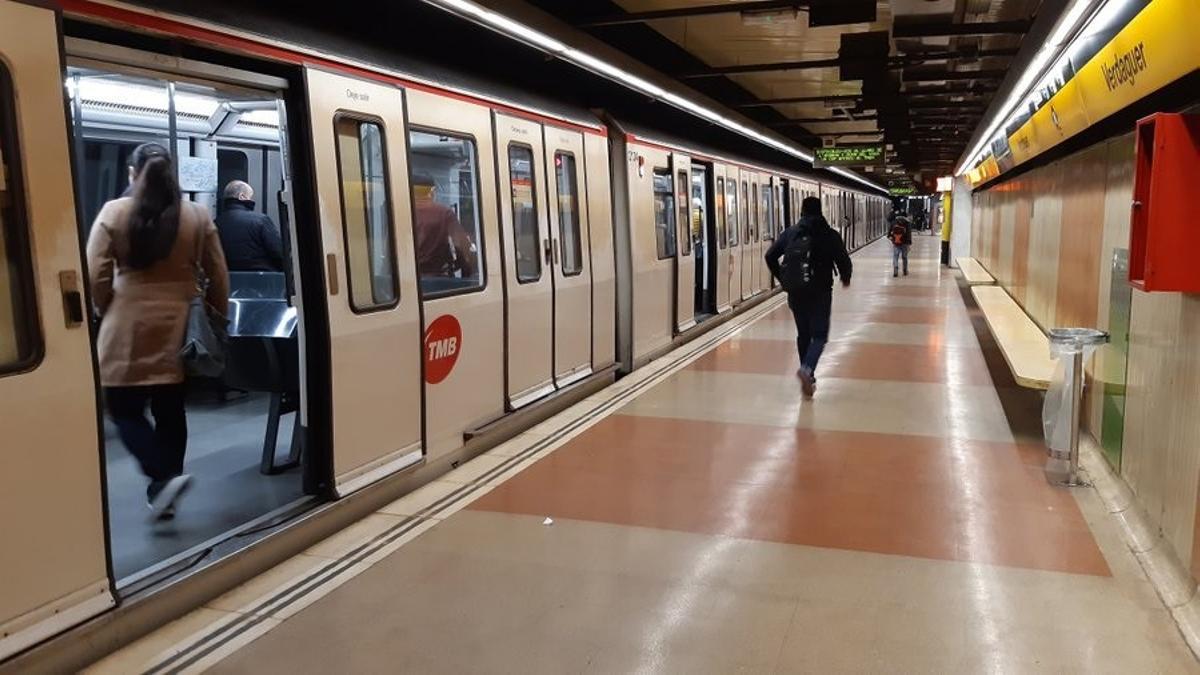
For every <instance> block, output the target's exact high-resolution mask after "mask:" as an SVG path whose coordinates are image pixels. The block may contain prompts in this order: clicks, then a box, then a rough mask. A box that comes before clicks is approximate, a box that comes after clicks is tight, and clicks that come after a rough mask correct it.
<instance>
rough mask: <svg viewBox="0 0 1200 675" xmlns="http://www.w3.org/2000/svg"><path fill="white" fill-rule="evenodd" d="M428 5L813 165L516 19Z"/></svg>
mask: <svg viewBox="0 0 1200 675" xmlns="http://www.w3.org/2000/svg"><path fill="white" fill-rule="evenodd" d="M425 2H427V3H429V4H431V5H435V6H438V7H440V8H442V9H444V10H447V11H450V12H453V13H455V14H459V15H462V16H465V17H467V18H469V19H472V20H474V21H476V22H478V23H481V24H483V25H485V26H488V27H489V28H491V29H493V30H496V31H498V32H500V33H503V34H505V35H508V36H510V37H513V38H516V39H518V40H520V41H522V42H525V43H526V44H529V45H532V46H534V47H537V48H538V49H542V50H544V51H547V52H550V53H551V54H554V55H555V56H557V57H559V58H561V59H563V60H564V61H567V62H569V63H573V64H575V65H577V66H579V67H581V68H584V69H585V70H589V71H591V72H593V73H596V74H598V75H602V76H604V77H606V78H608V79H610V80H613V81H614V82H618V83H620V84H622V85H625V86H626V87H629V88H630V89H633V90H635V91H638V92H641V93H643V94H646V95H647V96H650V97H651V98H654V99H657V100H661V101H663V102H665V103H667V104H669V105H672V106H674V107H676V108H679V109H680V110H683V111H685V112H688V113H691V114H693V115H696V116H697V117H701V118H703V119H706V120H708V121H710V122H712V123H713V124H716V125H718V126H721V127H724V128H726V129H729V130H730V131H733V132H735V133H738V134H741V135H742V136H746V137H748V138H751V139H753V140H756V141H758V142H759V143H762V144H763V145H766V146H768V147H771V148H774V149H776V150H778V151H780V152H783V153H785V154H788V155H791V156H792V157H796V158H798V159H801V160H804V161H805V162H809V163H811V162H812V161H813V156H812V153H809V152H807V151H806V150H804V149H802V148H799V147H797V146H794V145H791V144H789V143H784V142H782V141H780V140H778V139H775V138H771V137H770V136H767V135H765V134H763V133H761V132H759V131H756V130H754V129H751V128H750V127H748V126H746V125H745V124H742V123H741V122H738V121H736V120H732V119H730V118H728V117H726V116H725V115H723V114H721V113H720V112H718V111H716V110H713V109H711V108H709V107H707V106H704V105H701V104H699V103H697V102H695V101H692V100H691V99H688V98H685V97H683V96H680V95H679V94H676V93H674V92H671V91H667V90H666V89H663V88H662V87H660V86H658V85H656V84H654V83H653V82H650V81H649V80H646V79H645V78H643V77H640V76H638V75H634V74H633V73H631V72H629V71H627V70H625V69H623V68H620V67H618V66H615V65H613V64H611V63H609V62H608V61H605V60H603V59H600V58H597V57H595V56H593V55H591V54H588V53H587V52H584V51H581V50H579V49H576V48H574V47H569V46H567V45H566V44H564V43H562V42H559V41H558V40H555V39H554V38H552V37H550V36H548V35H546V34H545V33H542V32H540V31H537V30H535V29H533V28H530V27H529V26H526V25H525V24H522V23H520V22H518V21H514V20H513V19H510V18H509V17H506V16H504V15H502V14H499V13H497V12H493V11H491V10H489V9H485V8H483V7H480V6H479V5H477V4H475V3H474V2H471V1H470V0H425ZM833 171H834V173H837V174H839V175H842V176H845V177H847V178H850V179H851V180H854V181H857V182H859V183H862V184H863V185H866V186H867V187H870V188H872V189H875V190H879V191H880V192H883V193H885V194H886V193H887V190H885V189H884V188H883V187H881V186H879V185H876V184H875V183H873V182H871V181H869V180H866V179H865V178H863V177H862V176H859V175H858V174H855V173H851V172H849V171H846V170H844V169H833Z"/></svg>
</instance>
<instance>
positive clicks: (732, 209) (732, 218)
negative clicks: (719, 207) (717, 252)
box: [725, 179, 740, 246]
mask: <svg viewBox="0 0 1200 675" xmlns="http://www.w3.org/2000/svg"><path fill="white" fill-rule="evenodd" d="M737 214H738V199H737V181H736V180H732V179H731V180H730V181H729V182H728V183H726V184H725V220H727V221H729V222H728V225H727V227H728V228H729V245H730V246H737V245H738V242H739V241H740V235H739V234H738V218H737Z"/></svg>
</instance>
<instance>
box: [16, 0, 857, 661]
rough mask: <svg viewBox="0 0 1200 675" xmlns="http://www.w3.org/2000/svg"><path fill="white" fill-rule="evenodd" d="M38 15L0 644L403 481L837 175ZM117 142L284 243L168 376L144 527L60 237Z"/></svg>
mask: <svg viewBox="0 0 1200 675" xmlns="http://www.w3.org/2000/svg"><path fill="white" fill-rule="evenodd" d="M65 16H66V18H67V19H69V22H70V25H71V28H70V29H69V30H68V31H67V32H66V34H64V32H63V26H64V22H63V12H62V11H60V10H56V9H54V8H51V7H48V6H46V5H44V4H41V3H25V2H17V1H15V0H0V161H2V163H3V171H0V404H2V406H0V410H3V412H0V428H2V429H3V434H4V441H3V448H4V449H3V451H2V453H0V466H2V468H3V470H0V495H3V498H2V500H3V501H2V502H0V506H2V507H3V508H0V532H3V533H4V535H3V536H4V538H5V545H4V546H3V547H2V550H3V552H2V553H0V578H3V579H4V584H3V587H4V592H3V593H0V659H3V658H6V657H8V656H10V655H12V654H14V653H17V652H19V651H21V650H23V649H26V648H28V647H29V646H31V645H33V644H36V643H38V642H39V641H41V640H44V639H45V638H47V637H49V636H52V635H55V634H58V633H61V632H63V631H64V630H67V629H70V628H71V627H72V626H75V625H77V624H79V623H81V622H84V621H86V620H88V619H89V618H91V617H94V616H96V615H98V614H102V613H104V612H106V611H108V610H110V609H111V608H112V607H113V606H115V605H116V604H118V603H119V602H120V601H121V599H122V598H124V597H129V596H130V595H132V594H135V593H138V592H141V591H144V590H146V589H161V588H162V587H163V582H164V581H166V580H173V579H177V578H178V577H179V575H181V574H184V573H189V572H196V571H197V570H202V569H203V568H204V565H205V564H206V563H208V562H211V561H212V560H213V559H215V558H216V557H219V556H222V555H226V556H242V555H249V554H251V553H252V552H253V549H254V548H255V546H256V544H257V542H261V541H263V538H264V537H265V536H266V535H267V534H269V533H271V532H276V531H279V530H282V529H284V528H287V527H289V524H290V523H291V522H292V521H293V520H296V519H298V521H297V522H299V523H305V522H311V518H309V516H310V515H311V514H312V513H314V512H320V513H332V512H334V511H335V510H336V509H338V508H339V504H338V503H339V500H342V502H343V503H345V504H353V503H355V500H354V499H345V498H347V497H352V496H359V497H360V499H359V501H360V502H362V503H367V501H368V500H367V498H364V497H361V495H363V494H365V493H370V494H372V495H391V496H392V497H393V498H394V497H395V496H399V494H402V493H403V492H404V491H405V490H408V489H411V488H413V487H415V486H418V485H420V484H421V483H423V482H427V481H428V480H431V479H432V478H435V477H437V476H438V475H441V474H442V473H444V472H446V471H448V470H449V469H451V468H452V467H454V466H457V465H458V464H460V463H461V462H463V461H466V460H468V459H470V458H471V457H473V456H474V455H475V454H478V453H479V452H481V451H482V450H483V449H485V448H487V447H489V446H490V445H493V444H495V443H497V442H499V441H501V440H503V439H506V438H508V437H511V436H513V435H515V434H517V433H519V432H520V431H522V430H523V429H525V428H528V427H529V426H531V425H532V424H534V423H536V422H538V421H540V420H541V419H544V418H545V417H546V416H548V415H550V414H552V413H553V412H555V411H557V410H560V409H562V408H564V407H565V406H566V405H569V404H570V403H571V402H574V401H578V400H580V399H582V398H583V397H585V396H587V395H588V394H589V393H591V392H594V391H596V390H598V389H599V388H601V387H603V386H605V385H607V384H609V383H611V382H612V381H613V380H614V379H615V378H616V377H618V376H619V375H621V374H623V373H628V372H630V371H632V370H634V369H636V368H637V367H639V366H641V365H642V364H644V363H646V362H648V361H649V360H651V359H653V358H654V357H655V356H657V355H659V354H662V353H664V352H665V351H666V350H669V349H670V348H672V346H674V345H678V344H680V343H681V342H683V341H686V340H689V339H692V338H693V337H695V336H696V335H698V334H700V333H701V332H703V331H704V330H707V329H708V327H710V326H711V325H713V324H714V323H715V322H716V321H714V319H715V320H723V317H729V316H731V315H732V314H733V313H735V312H736V311H741V310H745V309H748V308H749V307H751V306H753V305H754V304H756V303H758V302H761V301H763V300H764V299H766V298H767V297H769V296H770V294H771V291H772V290H774V289H775V288H776V285H775V283H774V280H773V279H772V278H771V277H770V274H769V273H768V272H767V270H766V266H765V264H764V262H763V253H764V251H765V248H766V247H768V246H769V245H770V243H771V241H772V240H773V239H774V237H775V236H777V234H778V232H779V231H780V230H781V229H782V227H784V226H785V224H786V223H791V222H794V221H795V220H796V219H797V218H798V204H799V201H800V200H801V199H802V198H803V197H805V196H810V195H815V194H818V193H821V194H828V195H830V196H832V194H833V191H834V190H837V191H838V192H839V194H840V193H841V192H842V191H843V190H844V188H843V187H835V186H832V185H829V186H825V185H822V184H821V182H820V180H821V179H820V178H819V177H818V176H816V175H811V176H801V175H796V174H795V173H792V172H789V171H786V170H783V169H780V168H778V167H769V166H761V165H756V164H755V163H752V162H747V161H741V160H738V159H737V158H733V157H729V156H725V155H722V154H720V153H717V152H707V151H701V150H693V149H690V146H689V145H688V144H687V143H685V142H681V141H674V140H670V139H666V138H665V137H663V138H659V137H656V136H655V135H654V133H653V132H652V131H648V132H644V133H643V132H642V131H641V130H636V131H631V130H627V129H625V128H623V127H622V126H621V125H620V124H619V123H618V122H617V121H615V120H612V119H599V118H597V117H596V116H595V115H594V114H593V113H591V112H589V111H587V110H583V109H579V108H574V107H572V106H570V105H567V104H563V103H561V102H557V101H551V100H546V99H543V98H540V97H539V96H537V95H536V94H533V93H529V92H517V93H515V94H514V93H509V92H501V91H500V90H499V89H498V88H494V87H490V86H489V85H488V84H487V83H473V84H463V83H462V80H454V79H452V78H448V77H444V76H441V75H439V76H438V77H430V76H429V74H428V73H422V74H421V75H417V74H414V73H413V72H410V71H406V70H404V69H403V68H401V67H398V66H396V65H395V64H392V63H390V62H388V61H387V60H386V59H381V62H380V63H363V62H360V61H355V60H351V59H348V58H342V57H339V56H337V55H335V54H330V53H328V52H327V51H323V50H320V49H317V48H315V47H311V46H302V45H295V44H285V43H280V42H277V41H267V40H265V39H264V38H261V37H258V36H254V35H249V34H244V33H241V32H239V31H238V30H236V29H233V28H230V27H228V26H215V25H210V24H206V23H203V22H199V21H196V20H194V19H187V18H183V17H174V16H170V15H167V14H163V13H157V12H156V13H151V12H148V11H141V10H136V9H131V8H128V7H125V6H117V5H109V4H101V3H93V2H88V1H85V0H78V1H72V2H68V3H67V9H66V10H65ZM178 42H183V43H186V44H187V45H189V50H188V52H187V54H186V55H180V54H179V53H176V51H175V50H173V49H172V45H174V44H177V43H178ZM451 82H453V84H451ZM64 84H65V86H64ZM145 142H157V143H160V144H162V145H164V146H165V147H167V148H169V149H170V151H171V152H172V154H173V156H174V158H175V163H176V167H177V174H178V181H179V185H180V189H181V191H182V194H183V196H184V198H185V199H188V200H190V201H193V202H196V203H198V204H201V205H203V206H204V207H206V208H207V209H208V210H209V212H210V214H211V215H212V216H214V217H215V218H217V219H218V221H220V219H221V218H222V217H223V215H224V214H225V213H226V210H227V209H229V208H232V205H231V204H229V203H228V195H226V194H224V193H223V190H224V187H225V186H226V185H228V184H230V183H231V182H232V181H241V182H244V183H246V184H248V185H249V186H250V188H251V189H252V190H253V192H254V193H255V195H256V199H255V200H253V201H252V202H246V203H242V204H241V205H240V206H241V207H242V208H248V209H251V210H253V211H254V212H255V213H257V214H258V215H259V216H261V217H263V218H268V219H270V220H271V221H272V222H273V223H275V224H276V225H277V226H278V228H279V232H280V234H281V239H282V242H283V258H282V260H281V261H280V263H279V265H278V266H277V268H272V269H265V270H264V269H234V270H231V273H230V280H231V296H230V301H231V311H230V316H229V318H230V321H231V324H230V343H229V347H230V349H229V364H228V367H227V369H226V372H225V374H224V375H223V376H222V377H219V378H212V379H209V380H201V381H196V382H191V383H189V384H188V387H187V404H186V406H187V414H188V423H189V436H188V460H187V461H188V464H187V470H188V471H189V472H190V473H192V474H194V475H195V476H196V478H197V487H196V488H195V489H194V490H193V492H192V494H190V495H189V501H188V502H187V504H188V508H185V509H181V511H180V513H179V514H178V516H177V519H176V520H175V521H174V523H172V524H170V525H167V526H164V525H163V524H161V523H156V524H147V523H146V522H145V501H144V491H143V490H144V483H143V482H142V478H141V476H140V474H139V472H138V470H137V466H136V464H135V462H134V461H133V460H132V458H131V457H130V456H128V454H127V453H126V452H125V451H124V450H123V447H122V445H121V443H120V441H119V434H118V430H117V429H115V428H114V427H113V425H112V424H111V423H110V422H109V421H108V419H107V417H106V415H105V414H104V408H105V401H106V395H105V391H104V388H103V386H102V382H101V381H100V378H99V368H98V364H97V355H96V349H95V344H94V340H95V335H96V330H97V324H98V321H100V320H102V318H101V317H96V316H94V313H93V310H92V305H91V298H90V290H89V284H88V281H87V280H88V279H89V272H90V271H91V270H89V269H88V266H87V264H86V261H85V255H84V248H85V245H86V242H88V241H89V238H90V236H91V234H92V228H93V226H94V222H95V220H96V216H97V214H98V213H99V212H100V209H101V207H102V205H103V204H104V203H105V202H106V201H108V200H111V199H115V198H119V197H120V196H121V195H122V193H123V192H124V191H125V190H126V188H127V185H128V182H129V178H128V171H127V167H126V164H127V163H128V157H129V155H130V153H131V151H132V150H133V148H135V147H136V146H137V145H139V144H141V143H145ZM846 194H847V195H849V194H850V192H849V191H847V192H846ZM858 197H859V198H860V199H862V200H866V201H867V202H869V203H871V204H875V203H877V202H878V201H879V199H880V198H879V197H877V196H872V195H865V194H860V195H858ZM829 204H830V206H831V207H832V206H833V202H832V201H831V202H830V203H829ZM833 221H834V218H831V222H833ZM876 229H878V228H874V227H873V226H872V228H871V229H869V230H867V231H868V232H875V231H876ZM863 243H865V240H864V242H863ZM281 455H282V459H281V457H280V456H281ZM371 498H372V499H378V498H379V497H378V496H376V497H371ZM31 505H38V506H37V508H36V509H32V508H31ZM343 508H345V509H351V508H352V507H351V506H349V505H348V506H345V507H343ZM306 514H308V515H306ZM301 516H304V517H301ZM306 518H308V520H306ZM302 526H303V525H302V524H297V525H295V527H297V528H299V527H302ZM319 532H320V530H319V529H317V528H315V526H314V529H313V533H314V534H313V535H312V536H316V535H317V534H319ZM302 540H303V537H300V538H298V539H296V541H302ZM18 542H19V543H18ZM260 548H261V547H260Z"/></svg>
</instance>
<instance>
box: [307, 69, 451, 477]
mask: <svg viewBox="0 0 1200 675" xmlns="http://www.w3.org/2000/svg"><path fill="white" fill-rule="evenodd" d="M305 76H306V79H307V81H308V92H309V110H310V113H311V119H312V134H313V155H314V157H315V158H316V179H317V186H318V190H319V193H318V198H319V203H320V213H321V223H320V233H321V245H322V247H323V250H324V253H325V275H326V277H325V288H326V298H327V301H328V304H329V339H330V352H331V353H330V359H331V371H332V372H331V375H332V380H333V392H332V395H333V399H332V409H333V473H334V481H335V486H336V488H337V493H338V494H339V495H343V496H344V495H346V494H348V493H350V492H353V491H354V490H357V489H359V488H361V487H363V486H365V485H367V484H369V483H372V482H374V481H376V480H378V479H380V478H383V477H384V476H386V475H388V474H390V473H393V472H395V471H398V470H400V469H401V468H403V467H405V466H408V465H410V464H413V463H415V462H417V461H420V459H421V456H422V449H421V448H422V445H421V423H422V414H423V411H422V408H423V404H422V398H421V391H422V384H421V382H422V355H423V354H425V357H426V358H432V357H437V356H440V355H441V352H444V351H445V350H446V349H450V348H452V347H451V346H450V345H449V344H447V343H443V342H441V341H439V342H438V343H435V344H430V345H428V347H429V348H431V349H433V350H435V351H438V353H436V354H434V353H429V354H426V346H423V344H422V336H421V315H420V313H421V301H420V294H419V293H418V290H417V275H416V265H415V258H414V254H413V246H414V244H413V233H412V206H411V203H410V201H411V196H410V195H409V192H408V190H407V189H405V188H406V185H407V182H408V180H407V177H408V159H407V156H408V153H407V151H406V147H405V145H406V141H407V134H406V133H405V129H404V117H403V111H404V94H403V92H402V91H401V90H400V89H398V88H396V87H391V86H387V85H382V84H378V83H375V82H369V81H366V80H360V79H356V78H351V77H345V76H342V75H337V74H333V73H329V72H325V71H322V70H316V69H312V68H309V69H307V70H306V73H305ZM301 234H303V233H301ZM453 348H456V346H454V347H453Z"/></svg>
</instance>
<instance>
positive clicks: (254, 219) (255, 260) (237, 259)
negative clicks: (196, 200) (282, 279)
mask: <svg viewBox="0 0 1200 675" xmlns="http://www.w3.org/2000/svg"><path fill="white" fill-rule="evenodd" d="M222 196H223V200H222V203H221V213H220V214H219V215H218V216H217V220H216V223H217V233H218V234H219V235H220V236H221V248H222V249H224V251H225V261H226V263H227V264H228V265H229V271H230V272H283V271H285V269H286V265H285V264H284V260H283V239H282V237H280V235H279V228H278V227H276V225H275V223H273V222H271V218H270V216H268V215H266V214H265V213H258V212H257V211H255V210H254V188H252V187H250V186H249V185H247V184H246V183H243V182H242V181H240V180H234V181H230V182H229V184H228V185H226V186H225V192H224V193H223V195H222Z"/></svg>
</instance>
